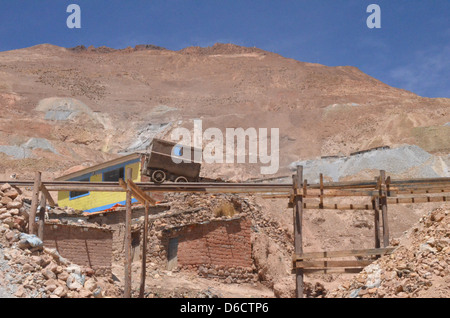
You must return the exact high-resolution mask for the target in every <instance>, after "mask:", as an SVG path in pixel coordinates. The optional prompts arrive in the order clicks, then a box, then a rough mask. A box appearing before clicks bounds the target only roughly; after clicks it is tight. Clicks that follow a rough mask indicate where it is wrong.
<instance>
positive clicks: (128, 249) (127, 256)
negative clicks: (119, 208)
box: [123, 168, 133, 298]
mask: <svg viewBox="0 0 450 318" xmlns="http://www.w3.org/2000/svg"><path fill="white" fill-rule="evenodd" d="M126 173H127V176H126V177H127V180H132V173H133V171H132V169H131V168H128V169H127V172H126ZM131 196H132V195H131V190H130V189H128V190H127V199H126V214H125V279H124V282H125V286H124V294H123V297H124V298H131V217H132V215H131V213H132V208H131Z"/></svg>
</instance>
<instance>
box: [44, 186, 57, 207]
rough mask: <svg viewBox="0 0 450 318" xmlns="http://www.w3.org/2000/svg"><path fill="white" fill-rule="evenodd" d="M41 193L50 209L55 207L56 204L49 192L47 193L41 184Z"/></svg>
mask: <svg viewBox="0 0 450 318" xmlns="http://www.w3.org/2000/svg"><path fill="white" fill-rule="evenodd" d="M41 191H42V193H43V194H44V195H45V199H46V200H47V201H48V204H49V205H50V206H52V207H54V206H56V203H55V201H54V200H53V198H52V196H51V195H50V192H48V190H47V188H46V187H45V185H43V184H42V185H41Z"/></svg>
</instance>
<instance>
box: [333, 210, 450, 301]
mask: <svg viewBox="0 0 450 318" xmlns="http://www.w3.org/2000/svg"><path fill="white" fill-rule="evenodd" d="M449 212H450V211H449V210H448V208H447V209H443V208H438V209H435V210H434V211H432V212H431V213H430V214H428V215H426V216H424V217H422V218H421V219H420V221H419V223H417V224H416V225H415V226H414V227H412V228H411V230H409V231H408V232H406V233H405V235H404V236H403V237H402V238H400V240H395V239H394V240H392V241H391V244H392V245H396V246H398V247H397V248H396V249H395V251H394V252H393V254H391V255H387V256H384V257H382V258H380V259H378V260H377V261H375V262H374V263H372V264H371V265H369V266H368V267H366V268H365V269H364V270H363V271H362V272H361V273H360V274H358V275H357V276H356V277H355V278H354V279H352V280H351V281H349V282H346V283H344V284H342V285H341V286H340V287H339V288H338V290H336V291H333V292H330V293H329V294H327V297H350V298H416V297H445V298H448V297H449V296H450V288H449V286H450V276H449V273H450V270H449V265H450V215H449Z"/></svg>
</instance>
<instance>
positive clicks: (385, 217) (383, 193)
mask: <svg viewBox="0 0 450 318" xmlns="http://www.w3.org/2000/svg"><path fill="white" fill-rule="evenodd" d="M380 179H381V186H380V205H381V214H382V217H383V245H384V247H388V246H389V221H388V214H387V197H386V196H387V190H386V172H385V171H384V170H381V171H380Z"/></svg>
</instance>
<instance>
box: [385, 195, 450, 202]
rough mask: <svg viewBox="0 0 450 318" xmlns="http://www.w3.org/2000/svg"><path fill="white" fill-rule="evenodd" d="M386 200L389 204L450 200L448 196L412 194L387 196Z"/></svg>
mask: <svg viewBox="0 0 450 318" xmlns="http://www.w3.org/2000/svg"><path fill="white" fill-rule="evenodd" d="M387 202H388V203H389V204H408V203H429V202H450V196H414V197H403V198H388V199H387Z"/></svg>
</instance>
